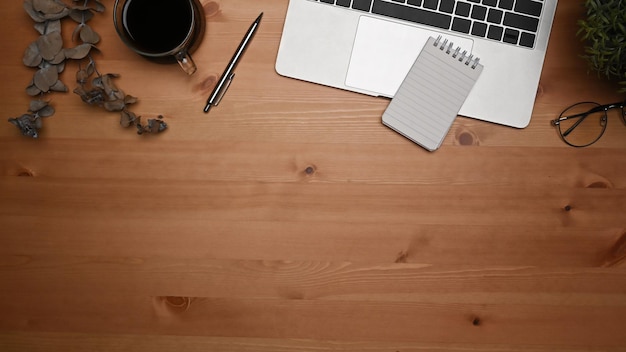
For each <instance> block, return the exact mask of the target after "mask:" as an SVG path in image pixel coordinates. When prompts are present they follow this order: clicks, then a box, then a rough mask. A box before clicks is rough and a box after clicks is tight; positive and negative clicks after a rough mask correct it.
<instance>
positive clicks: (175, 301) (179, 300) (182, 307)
mask: <svg viewBox="0 0 626 352" xmlns="http://www.w3.org/2000/svg"><path fill="white" fill-rule="evenodd" d="M163 301H164V302H165V304H166V305H167V306H168V307H170V308H171V309H174V310H177V311H180V312H186V311H187V310H189V307H190V306H191V303H192V301H193V299H192V298H190V297H178V296H166V297H163Z"/></svg>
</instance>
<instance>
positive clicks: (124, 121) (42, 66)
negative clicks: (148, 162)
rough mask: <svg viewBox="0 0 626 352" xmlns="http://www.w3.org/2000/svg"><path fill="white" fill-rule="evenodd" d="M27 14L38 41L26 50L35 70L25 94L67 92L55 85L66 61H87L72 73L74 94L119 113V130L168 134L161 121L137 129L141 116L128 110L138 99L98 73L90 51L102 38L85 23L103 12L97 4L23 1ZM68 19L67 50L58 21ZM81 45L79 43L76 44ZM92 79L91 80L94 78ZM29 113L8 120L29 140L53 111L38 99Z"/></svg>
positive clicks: (93, 0)
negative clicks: (71, 44) (69, 40)
mask: <svg viewBox="0 0 626 352" xmlns="http://www.w3.org/2000/svg"><path fill="white" fill-rule="evenodd" d="M23 7H24V10H25V11H26V13H28V15H29V16H30V17H31V18H32V19H33V21H35V24H34V28H35V30H36V31H37V32H38V33H39V34H40V36H39V37H38V38H37V40H35V41H34V42H32V43H31V44H29V45H28V47H27V48H26V50H25V51H24V56H23V58H22V62H23V63H24V65H25V66H27V67H32V68H35V69H37V70H36V72H35V73H34V75H33V79H32V81H31V82H30V83H29V85H28V86H27V87H26V94H28V95H30V96H33V97H36V96H40V95H43V94H45V93H49V92H67V91H68V88H67V86H66V85H65V84H64V83H63V82H61V81H60V80H59V74H60V73H61V72H63V71H64V69H65V66H66V62H67V61H68V60H77V61H87V65H86V66H84V68H83V67H82V65H80V64H79V68H78V72H77V73H76V83H77V84H78V87H76V89H74V93H76V94H77V95H79V96H80V98H81V99H82V100H83V101H84V102H85V103H87V104H90V105H95V106H99V107H102V108H104V109H106V110H107V111H112V112H119V113H120V114H121V117H120V125H122V126H123V127H130V126H136V127H137V131H138V133H139V134H144V133H159V132H162V131H164V130H166V129H167V124H166V123H165V122H164V121H163V116H161V115H159V117H158V118H156V119H149V120H148V123H147V124H146V125H143V124H141V117H140V116H137V115H135V113H133V112H131V111H130V110H129V106H130V105H132V104H134V103H136V102H137V98H135V97H133V96H130V95H126V94H125V93H124V91H123V90H121V89H119V88H118V87H117V86H116V85H115V83H114V79H116V78H118V77H119V75H117V74H111V73H109V74H100V73H99V72H98V71H97V70H96V64H95V61H94V59H93V57H92V51H93V49H96V50H97V49H98V48H97V47H96V44H97V43H99V42H100V35H99V34H98V33H97V32H96V31H95V30H94V29H93V28H92V27H91V26H89V25H88V24H87V22H88V21H90V20H91V19H92V18H93V17H94V14H95V13H102V12H104V11H105V6H104V4H102V2H101V1H100V0H72V5H67V4H65V3H64V2H63V1H62V0H23ZM66 18H67V19H71V20H73V21H75V22H76V23H78V25H77V26H76V28H75V29H74V31H73V33H72V40H73V42H78V43H77V44H76V45H75V46H74V47H70V48H65V47H64V43H63V36H62V33H61V31H62V25H61V21H63V20H64V19H66ZM79 41H80V42H79ZM92 77H93V78H92ZM28 111H29V113H27V114H24V115H22V116H20V117H16V118H10V119H9V122H10V123H12V124H13V125H15V126H16V127H17V128H18V129H19V130H20V132H21V133H22V134H23V135H25V136H29V137H32V138H38V136H39V130H40V129H41V128H42V126H43V123H42V118H45V117H49V116H52V115H53V114H54V112H55V110H54V108H52V106H50V105H49V102H47V101H44V100H41V99H36V100H32V101H31V103H30V106H29V110H28Z"/></svg>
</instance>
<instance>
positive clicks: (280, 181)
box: [0, 0, 626, 352]
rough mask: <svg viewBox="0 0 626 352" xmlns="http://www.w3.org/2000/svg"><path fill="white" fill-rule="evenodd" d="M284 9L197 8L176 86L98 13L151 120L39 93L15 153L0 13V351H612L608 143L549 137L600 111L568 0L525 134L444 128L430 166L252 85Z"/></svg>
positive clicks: (614, 295) (363, 114)
mask: <svg viewBox="0 0 626 352" xmlns="http://www.w3.org/2000/svg"><path fill="white" fill-rule="evenodd" d="M287 3H288V1H287V0H257V1H253V2H251V1H243V0H221V1H207V0H204V1H203V4H204V6H205V11H206V15H207V33H206V36H205V39H204V41H203V43H202V45H201V46H200V48H199V49H198V50H197V51H196V53H195V55H194V57H195V60H196V62H197V64H198V67H199V68H198V72H197V73H196V74H195V75H193V76H192V77H187V76H186V75H185V74H184V73H183V72H182V71H181V70H180V69H179V67H178V66H176V65H159V64H155V63H151V62H148V61H146V60H144V59H142V58H140V57H138V56H136V55H135V54H134V53H132V52H131V51H130V50H129V49H127V48H126V47H125V46H124V45H123V44H122V43H121V41H120V40H119V39H118V37H117V35H116V34H115V30H114V28H113V25H112V20H111V17H112V7H113V1H105V5H107V9H106V11H105V12H104V13H103V14H100V15H97V16H96V18H94V19H93V20H92V21H91V22H90V23H91V24H92V26H93V27H94V28H95V29H96V30H97V31H98V32H99V33H100V34H101V37H102V41H101V42H100V43H99V44H98V47H99V48H100V50H101V53H100V54H96V55H95V58H96V62H97V64H98V69H99V70H100V71H101V72H103V73H107V72H112V73H118V74H120V75H121V77H120V78H119V79H118V80H117V81H116V82H117V84H118V85H119V86H120V88H122V89H123V90H125V91H126V92H127V93H128V94H131V95H134V96H137V97H139V98H140V102H139V103H137V104H135V106H134V107H133V108H132V110H133V111H135V112H136V113H138V114H141V115H144V116H146V117H151V116H152V117H153V116H156V115H158V114H163V115H164V116H165V118H166V121H167V122H168V124H169V126H170V128H169V130H168V131H166V132H165V133H163V134H160V135H147V136H146V135H144V136H138V135H137V134H136V133H135V132H134V131H133V130H132V129H124V128H122V127H120V125H119V122H118V121H119V118H118V115H117V114H115V113H108V112H105V111H103V110H100V109H97V108H94V107H91V106H88V105H86V104H83V103H82V102H81V100H80V98H79V97H78V96H77V95H75V94H72V93H67V94H61V93H55V94H52V95H49V96H46V99H49V100H50V101H51V104H52V105H53V106H54V107H55V108H56V114H55V115H54V116H53V117H50V118H48V119H47V120H46V121H45V122H44V127H43V129H42V130H41V136H40V138H39V139H37V140H34V139H30V138H26V137H22V136H21V135H20V134H19V131H18V130H17V129H16V128H15V127H14V126H13V125H11V124H9V123H7V122H6V119H8V118H10V117H17V116H20V115H21V114H23V113H25V112H26V111H27V109H28V103H29V100H30V98H29V97H28V96H27V95H26V93H25V91H24V89H25V87H26V86H27V85H28V83H29V82H30V80H31V79H32V76H33V73H34V71H33V70H32V69H29V68H27V67H25V66H24V65H23V64H22V56H23V53H24V50H25V48H26V47H27V46H28V44H30V43H31V42H32V41H33V40H35V38H37V35H38V34H37V33H36V32H35V30H34V29H33V28H32V21H31V19H30V18H29V17H28V16H27V14H26V13H25V12H24V11H23V9H22V2H21V1H18V0H12V1H1V2H0V13H1V14H2V18H3V21H2V25H1V26H0V47H1V48H2V60H0V74H1V76H0V78H1V79H2V84H1V88H0V89H1V91H0V93H1V94H0V105H1V106H2V113H3V115H4V118H5V120H4V121H5V122H3V123H1V124H0V177H1V178H0V232H1V234H0V312H1V314H0V350H1V351H107V352H109V351H151V352H153V351H157V352H158V351H251V352H252V351H317V352H319V351H342V352H345V351H354V352H356V351H390V352H395V351H401V352H406V351H457V352H461V351H508V352H511V351H536V352H539V351H541V352H543V351H545V352H547V351H617V350H622V351H623V350H626V266H625V262H626V260H625V258H626V216H625V213H624V210H625V209H626V134H625V132H626V129H624V126H623V124H622V123H621V122H620V120H619V119H618V117H617V114H615V116H613V117H611V119H610V120H609V126H608V129H607V133H606V135H605V136H604V137H603V138H602V139H601V140H600V141H599V142H598V143H597V144H596V145H593V146H592V147H589V148H584V149H575V148H572V147H568V146H567V145H565V144H564V143H563V142H562V141H561V140H560V139H559V137H558V134H557V132H556V130H555V128H554V127H552V126H551V125H550V120H551V119H553V118H554V117H555V116H557V115H558V114H559V113H560V111H561V110H562V109H563V108H564V107H566V106H569V105H570V104H573V103H575V102H578V101H587V100H591V101H598V102H601V103H610V102H614V101H618V100H620V99H623V95H621V96H620V95H619V94H618V93H617V92H616V86H615V85H611V84H609V83H607V82H605V81H604V80H602V79H599V78H597V77H596V76H595V75H594V74H588V72H587V66H586V63H585V62H584V61H583V60H582V59H581V58H580V56H579V55H580V54H581V53H582V44H581V42H580V40H579V39H578V38H577V37H576V34H575V33H576V30H577V25H576V21H577V20H578V19H579V18H581V16H582V15H583V13H584V9H583V8H582V1H570V0H567V1H565V0H562V1H560V2H559V7H558V11H557V14H556V20H555V27H554V30H553V35H552V37H551V42H550V47H549V51H548V54H547V59H546V63H545V68H544V71H543V76H542V79H541V84H540V87H539V94H538V98H537V101H536V105H535V110H534V114H533V118H532V121H531V124H530V126H529V127H528V128H526V129H523V130H518V129H512V128H508V127H503V126H498V125H494V124H490V123H486V122H481V121H477V120H473V119H468V118H459V119H457V120H456V122H455V123H454V126H453V127H452V130H451V132H450V133H449V135H448V137H447V138H446V140H445V142H444V144H443V146H442V148H441V149H440V150H439V151H437V152H435V153H429V152H427V151H425V150H423V149H422V148H420V147H418V146H416V145H415V144H413V143H411V142H409V141H408V140H406V139H404V138H403V137H401V136H399V135H398V134H396V133H394V132H393V131H391V130H389V129H387V128H386V127H384V126H383V125H382V124H381V115H382V112H383V111H384V109H385V107H386V105H387V104H388V101H387V100H385V99H379V98H373V97H368V96H364V95H359V94H355V93H350V92H344V91H340V90H336V89H332V88H327V87H322V86H318V85H315V84H311V83H305V82H300V81H297V80H293V79H289V78H284V77H281V76H279V75H278V74H277V73H276V72H275V70H274V62H275V58H276V53H277V49H278V44H279V40H280V35H281V30H282V25H283V21H284V16H285V12H286V8H287ZM261 11H263V12H264V13H265V15H264V18H263V22H262V24H261V27H260V29H259V32H258V33H257V35H256V37H255V39H254V40H253V42H252V44H251V46H250V47H249V50H248V51H247V53H246V54H245V56H244V58H243V61H242V62H241V65H240V66H239V67H238V69H237V78H236V79H235V81H234V83H233V85H232V86H231V87H230V90H229V91H228V94H227V95H226V97H225V99H224V100H223V102H222V104H220V106H219V107H217V108H215V109H214V110H212V111H211V112H210V114H208V115H205V114H204V113H203V112H202V108H203V106H204V102H205V101H206V98H207V97H208V95H209V93H210V91H211V89H212V87H213V85H214V84H215V82H216V79H217V78H218V77H219V74H221V72H222V70H223V69H224V67H225V66H226V63H227V62H228V60H229V59H230V56H231V55H232V53H233V51H234V50H235V48H236V46H237V45H238V43H239V41H240V39H241V37H242V36H243V33H244V32H245V31H246V29H247V28H248V26H249V25H250V23H251V22H252V20H253V19H254V18H255V17H256V16H257V15H258V13H259V12H261ZM71 26H73V24H72V25H71ZM72 29H73V27H64V33H65V35H66V46H72V43H71V41H70V39H69V36H70V35H71V31H72ZM76 69H77V66H76V63H70V64H68V66H67V68H66V71H65V73H64V74H63V75H62V80H63V81H64V82H65V83H66V84H67V85H68V86H69V87H70V89H73V88H74V87H75V83H74V72H76ZM502 113H503V114H506V113H507V112H506V111H503V112H502Z"/></svg>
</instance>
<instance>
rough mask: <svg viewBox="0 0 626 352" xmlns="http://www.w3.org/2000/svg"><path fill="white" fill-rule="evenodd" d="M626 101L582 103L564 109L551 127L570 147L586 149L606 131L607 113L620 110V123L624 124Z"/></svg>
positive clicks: (625, 121)
mask: <svg viewBox="0 0 626 352" xmlns="http://www.w3.org/2000/svg"><path fill="white" fill-rule="evenodd" d="M624 106H626V100H625V101H622V102H619V103H613V104H606V105H600V104H598V103H592V102H583V103H578V104H574V105H572V106H570V107H569V108H567V109H565V110H564V111H563V112H562V113H561V115H559V118H558V119H556V120H553V121H552V125H553V126H556V127H558V128H559V133H560V135H561V139H563V141H564V142H565V143H567V144H569V145H571V146H572V147H586V146H589V145H592V144H593V143H595V142H596V141H597V140H598V139H600V137H602V135H603V134H604V131H605V130H606V122H607V119H608V118H607V116H608V115H607V111H609V110H612V109H620V110H621V116H622V121H623V122H624V123H626V110H625V109H624Z"/></svg>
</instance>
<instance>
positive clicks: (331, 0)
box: [320, 0, 335, 4]
mask: <svg viewBox="0 0 626 352" xmlns="http://www.w3.org/2000/svg"><path fill="white" fill-rule="evenodd" d="M320 1H321V2H323V3H326V4H334V3H335V0H320Z"/></svg>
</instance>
